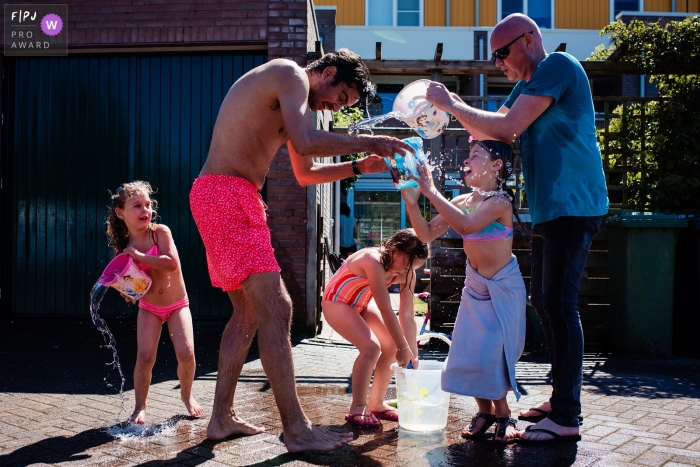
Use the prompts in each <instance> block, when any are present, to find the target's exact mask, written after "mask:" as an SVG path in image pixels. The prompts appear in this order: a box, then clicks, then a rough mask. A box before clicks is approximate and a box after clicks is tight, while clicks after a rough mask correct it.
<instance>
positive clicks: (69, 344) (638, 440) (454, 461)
mask: <svg viewBox="0 0 700 467" xmlns="http://www.w3.org/2000/svg"><path fill="white" fill-rule="evenodd" d="M107 323H108V325H109V327H110V329H111V330H112V332H113V333H114V335H115V338H116V342H117V350H118V351H119V358H120V361H121V364H122V366H123V370H124V375H125V377H126V384H125V387H124V398H123V399H122V398H120V397H119V396H118V394H117V393H118V389H119V378H118V377H117V372H116V370H114V369H112V368H110V366H108V365H107V364H108V363H110V362H111V361H112V358H111V352H110V351H109V350H108V349H105V348H103V347H101V346H102V345H103V342H102V337H101V335H100V333H99V332H98V331H97V330H96V329H95V328H94V326H93V325H92V323H91V322H90V321H89V320H87V319H86V320H83V321H74V320H39V319H35V320H17V319H15V320H4V321H0V466H5V465H17V466H28V465H57V464H58V465H61V466H86V465H105V466H129V465H146V466H161V465H183V466H184V465H187V466H194V465H207V466H209V465H211V466H224V465H228V466H239V465H240V466H243V465H249V466H250V465H252V466H276V465H285V466H302V465H333V466H399V465H405V466H470V465H474V466H476V465H490V466H521V465H522V466H567V465H579V466H624V465H635V466H638V465H648V466H657V465H658V466H660V465H667V466H682V465H696V466H699V465H700V361H699V360H683V359H670V360H621V359H614V358H605V357H601V356H594V355H590V356H587V357H586V362H585V368H584V385H583V415H584V417H585V421H584V424H583V426H582V433H583V440H582V441H581V442H579V443H562V444H555V445H546V446H545V445H543V446H531V445H521V444H512V445H505V446H504V445H499V444H496V443H494V442H493V441H491V440H482V441H466V440H464V439H462V438H461V437H460V431H461V429H462V428H463V427H464V425H465V424H466V423H468V419H469V418H470V417H471V415H472V414H473V412H475V410H476V406H475V404H474V402H473V400H472V399H470V398H467V397H462V396H455V395H452V396H451V400H450V412H449V418H448V425H447V428H446V429H445V430H444V431H441V432H437V433H430V434H415V433H411V432H408V431H406V430H403V429H399V428H398V424H397V423H392V422H386V421H384V423H383V426H382V428H380V429H377V430H357V429H351V428H350V427H349V426H348V425H347V423H346V422H345V420H344V418H343V416H344V414H345V413H346V411H347V409H348V407H349V405H350V401H351V394H350V393H349V391H350V390H351V387H350V372H351V369H352V364H353V362H354V359H355V357H356V355H357V351H356V350H355V349H354V348H353V347H352V346H350V345H348V344H347V343H346V342H344V341H343V340H342V339H340V338H339V336H338V335H337V334H336V333H334V332H332V330H330V329H328V328H327V327H326V329H324V332H323V333H322V334H321V335H320V336H318V337H316V338H314V339H301V338H297V339H294V340H293V344H294V349H293V351H294V362H295V369H296V376H297V383H298V392H299V397H300V399H301V403H302V406H303V407H304V410H305V411H306V413H307V415H308V416H309V417H310V418H311V420H312V421H313V422H314V423H316V424H319V425H323V426H326V427H329V428H330V429H332V430H335V431H352V432H353V434H354V440H353V441H352V442H350V443H349V444H348V445H346V446H344V447H342V448H340V449H337V450H335V451H332V452H329V453H319V452H313V453H304V454H289V453H287V452H286V449H285V447H284V445H283V443H282V442H281V440H280V434H281V431H282V430H281V422H280V417H279V414H278V412H277V409H276V406H275V403H274V399H273V395H272V391H271V389H270V386H269V384H268V382H267V379H266V377H265V373H264V371H263V369H262V365H261V363H260V360H259V358H258V355H257V351H256V349H255V347H254V348H253V349H251V353H250V355H249V357H248V360H247V363H246V365H245V367H244V369H243V373H242V375H241V378H240V381H239V384H238V390H237V393H236V407H237V409H238V412H239V415H241V416H242V417H243V418H245V419H247V420H249V421H250V422H252V423H253V424H256V425H262V426H264V427H265V428H266V430H267V431H266V432H265V433H263V434H259V435H256V436H251V437H237V438H233V439H229V440H225V441H222V442H212V441H208V440H206V439H205V427H206V424H207V421H208V415H209V414H210V413H211V407H212V401H213V394H214V385H215V381H216V359H217V355H218V345H219V341H220V336H221V333H222V331H223V328H224V325H225V323H205V322H195V346H196V357H197V365H198V366H197V375H196V380H195V383H194V394H195V397H196V398H197V399H198V400H199V402H200V403H201V404H202V406H203V407H204V408H205V415H204V416H203V417H202V418H199V419H193V418H191V417H188V416H185V414H186V412H185V409H184V406H183V404H182V403H181V401H180V397H179V387H178V382H177V377H176V374H175V367H176V365H175V356H174V352H173V350H172V345H171V344H170V342H169V339H168V338H167V333H166V332H165V331H166V330H167V328H164V332H163V338H162V339H161V341H162V343H161V347H160V348H159V355H158V358H157V361H156V366H155V368H154V375H153V382H152V386H151V391H150V394H149V410H148V422H149V423H150V424H151V425H149V429H148V430H147V431H146V432H143V433H136V434H134V433H129V432H128V430H125V429H124V428H123V427H122V426H121V425H120V424H119V422H123V421H124V420H126V419H127V418H128V416H129V415H130V413H131V411H132V410H133V385H132V378H131V372H132V371H133V364H134V361H135V349H136V344H135V336H136V333H135V323H134V322H133V321H123V320H118V319H112V320H109V319H108V320H107ZM421 353H422V356H421V358H422V359H424V360H427V359H434V360H444V358H445V356H446V347H444V346H443V345H442V344H439V343H436V344H434V345H433V346H431V347H427V348H425V349H423V350H422V351H421ZM548 369H549V368H548V364H547V363H546V359H545V358H544V357H543V356H538V355H531V354H526V355H524V356H523V358H522V359H521V361H520V362H519V364H518V366H517V376H518V380H519V383H520V385H521V391H522V393H523V397H522V398H521V400H520V401H519V402H516V401H515V400H514V398H512V400H510V402H511V409H512V410H513V411H514V414H517V411H518V410H520V409H522V408H527V407H530V406H532V405H535V404H537V403H539V402H540V401H542V400H544V399H545V398H546V397H547V394H548V393H549V391H550V386H549V382H548V377H549V375H548ZM110 384H111V386H110ZM394 391H395V386H394V385H393V384H392V386H391V387H390V393H389V396H391V395H392V394H393V393H394ZM526 425H527V423H526V422H520V423H519V427H525V426H526Z"/></svg>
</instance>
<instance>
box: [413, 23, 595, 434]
mask: <svg viewBox="0 0 700 467" xmlns="http://www.w3.org/2000/svg"><path fill="white" fill-rule="evenodd" d="M491 52H492V59H493V60H494V63H495V64H496V66H497V67H499V68H500V69H501V71H503V73H504V74H505V75H506V76H507V77H508V79H509V80H510V81H517V84H516V85H515V87H514V88H513V91H512V92H511V94H510V96H509V97H508V100H507V101H506V102H505V104H504V105H503V106H502V107H501V108H500V109H499V110H498V112H485V111H482V110H478V109H474V108H471V107H469V106H468V105H466V104H465V103H464V102H463V101H462V100H461V99H459V97H457V96H456V95H454V94H451V93H449V92H448V91H447V89H446V88H445V86H444V85H442V84H441V83H432V84H431V85H430V87H429V88H428V91H427V100H428V101H429V102H432V103H433V104H434V105H435V106H436V107H437V108H439V109H441V110H444V111H447V112H450V113H451V114H453V115H454V116H455V117H457V119H458V120H459V121H460V123H461V124H462V125H463V126H464V128H466V129H467V130H468V131H469V132H470V133H471V134H472V135H474V137H476V138H477V139H497V140H501V141H505V142H512V141H513V140H515V139H516V138H518V137H520V148H521V152H522V158H523V175H524V178H525V190H526V193H527V201H528V207H529V209H530V216H531V219H532V229H533V234H534V235H533V237H532V272H531V283H530V293H531V301H532V305H533V306H534V307H535V309H536V310H537V314H538V315H539V317H540V320H541V321H542V328H543V330H544V334H545V339H546V341H547V348H548V350H549V356H550V360H551V364H552V389H553V390H552V395H551V397H550V398H549V399H548V400H546V401H543V402H542V403H541V404H540V405H538V406H536V407H533V408H532V409H529V410H526V411H522V412H521V413H520V416H519V418H520V419H521V420H528V421H535V422H537V423H536V424H535V425H533V426H530V427H528V430H526V431H524V432H520V433H519V436H520V437H521V438H522V441H525V442H530V443H546V442H557V441H578V440H580V439H581V436H580V434H579V420H582V418H580V414H581V384H582V380H583V330H582V328H581V320H580V317H579V313H578V289H579V283H580V280H581V276H582V275H583V269H584V266H585V264H586V258H587V257H588V251H589V250H590V247H591V243H592V241H593V237H594V236H595V235H596V233H597V232H598V228H599V226H600V222H601V220H602V216H603V215H605V214H606V213H607V212H608V206H609V202H608V194H607V188H606V185H605V176H604V174H603V165H602V160H601V156H600V150H599V148H598V144H597V140H596V132H595V121H594V113H593V99H592V97H591V90H590V87H589V84H588V78H587V77H586V73H585V72H584V71H583V67H581V64H580V63H579V62H578V60H576V58H574V57H572V56H571V55H569V54H566V53H563V52H555V53H552V54H547V52H546V51H545V49H544V46H543V45H542V35H541V34H540V30H539V28H538V27H537V24H536V23H535V22H534V21H533V20H532V19H530V18H529V17H527V16H525V15H523V14H519V13H516V14H513V15H510V16H508V17H506V18H504V19H503V21H501V22H500V23H498V24H497V25H496V27H495V28H494V29H493V32H492V33H491ZM479 422H481V420H479ZM479 429H480V427H479V426H478V425H477V426H475V427H474V431H478V430H479ZM509 430H515V427H509Z"/></svg>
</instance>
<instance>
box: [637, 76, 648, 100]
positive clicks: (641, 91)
mask: <svg viewBox="0 0 700 467" xmlns="http://www.w3.org/2000/svg"><path fill="white" fill-rule="evenodd" d="M645 81H646V80H645V75H639V97H644V85H645V83H644V82H645Z"/></svg>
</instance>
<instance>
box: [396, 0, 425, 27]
mask: <svg viewBox="0 0 700 467" xmlns="http://www.w3.org/2000/svg"><path fill="white" fill-rule="evenodd" d="M396 25H397V26H420V0H396Z"/></svg>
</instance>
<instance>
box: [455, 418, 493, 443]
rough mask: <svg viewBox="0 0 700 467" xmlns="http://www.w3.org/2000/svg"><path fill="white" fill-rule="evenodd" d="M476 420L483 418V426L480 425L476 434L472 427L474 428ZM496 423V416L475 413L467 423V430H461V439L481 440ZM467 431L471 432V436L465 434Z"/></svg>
mask: <svg viewBox="0 0 700 467" xmlns="http://www.w3.org/2000/svg"><path fill="white" fill-rule="evenodd" d="M478 418H483V419H484V420H485V421H484V424H483V425H482V427H481V429H480V430H479V431H477V432H475V431H474V427H476V421H477V419H478ZM494 423H496V416H495V415H494V414H492V413H481V412H477V413H476V414H474V416H473V417H472V421H471V422H469V426H468V427H467V430H462V438H466V439H476V438H481V437H482V436H484V434H486V430H488V429H489V428H491V425H493V424H494ZM467 431H471V434H469V433H467Z"/></svg>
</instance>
